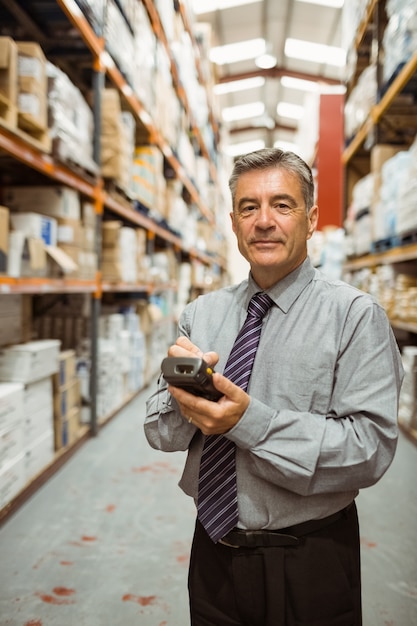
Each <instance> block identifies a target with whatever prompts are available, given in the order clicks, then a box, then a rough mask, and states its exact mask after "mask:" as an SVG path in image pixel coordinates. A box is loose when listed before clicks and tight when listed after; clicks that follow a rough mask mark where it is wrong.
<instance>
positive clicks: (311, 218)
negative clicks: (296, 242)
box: [307, 204, 319, 239]
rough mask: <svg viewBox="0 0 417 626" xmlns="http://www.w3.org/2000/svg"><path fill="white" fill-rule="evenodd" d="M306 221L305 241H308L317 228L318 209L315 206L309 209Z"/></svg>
mask: <svg viewBox="0 0 417 626" xmlns="http://www.w3.org/2000/svg"><path fill="white" fill-rule="evenodd" d="M307 220H308V231H307V239H310V238H311V236H312V234H313V233H314V231H315V230H316V228H317V223H318V221H319V207H318V206H317V204H315V205H314V206H312V207H311V209H310V211H309V212H308V216H307Z"/></svg>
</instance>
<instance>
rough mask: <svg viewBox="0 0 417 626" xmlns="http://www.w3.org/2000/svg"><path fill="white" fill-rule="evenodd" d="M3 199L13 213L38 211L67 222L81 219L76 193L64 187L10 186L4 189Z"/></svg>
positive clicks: (78, 199) (74, 190)
mask: <svg viewBox="0 0 417 626" xmlns="http://www.w3.org/2000/svg"><path fill="white" fill-rule="evenodd" d="M3 197H4V202H5V203H6V204H7V206H8V207H9V208H10V209H11V210H13V211H19V212H30V211H38V212H39V213H42V214H43V215H48V216H49V217H54V218H63V219H68V220H80V218H81V205H80V197H79V193H78V191H77V190H76V189H71V188H70V187H65V186H64V185H37V186H34V185H30V186H27V187H26V186H25V187H23V186H19V187H14V186H10V187H6V188H5V189H4V191H3Z"/></svg>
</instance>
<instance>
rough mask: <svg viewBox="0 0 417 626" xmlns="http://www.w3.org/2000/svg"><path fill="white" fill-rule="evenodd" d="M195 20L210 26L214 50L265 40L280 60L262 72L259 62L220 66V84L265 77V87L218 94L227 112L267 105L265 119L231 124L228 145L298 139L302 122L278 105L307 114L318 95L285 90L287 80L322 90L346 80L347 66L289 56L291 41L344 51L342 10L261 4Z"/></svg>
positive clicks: (285, 2)
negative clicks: (279, 110)
mask: <svg viewBox="0 0 417 626" xmlns="http://www.w3.org/2000/svg"><path fill="white" fill-rule="evenodd" d="M199 4H200V6H201V4H202V2H201V0H194V4H193V6H194V7H198V5H199ZM205 4H206V3H205ZM213 4H216V3H215V2H212V3H211V5H213ZM195 20H196V21H198V22H203V23H206V24H209V25H210V29H209V30H210V31H211V38H212V44H213V45H214V46H218V45H224V44H230V43H235V42H238V41H242V40H251V39H254V38H264V39H265V41H266V42H267V44H268V46H270V48H271V52H272V53H273V55H274V56H275V57H276V65H275V66H274V67H273V68H271V69H263V70H262V69H259V68H258V67H257V66H256V65H255V60H254V59H249V60H246V61H239V62H235V63H232V64H226V65H215V66H214V68H215V73H216V78H217V81H218V82H228V81H230V80H236V79H240V78H246V77H253V76H263V77H264V78H265V83H264V85H263V86H260V87H257V88H251V89H248V90H245V91H239V92H236V93H229V94H225V95H220V96H218V104H219V107H220V109H221V110H222V109H224V108H225V107H232V106H235V105H240V104H246V103H251V102H255V101H261V102H263V103H264V105H265V112H264V114H263V115H261V116H259V117H252V118H249V119H242V120H240V121H233V122H230V123H229V124H228V125H227V127H228V128H229V138H228V142H229V143H231V144H238V143H240V142H247V141H253V140H259V139H261V140H263V141H264V142H265V145H266V146H267V147H269V146H272V145H273V144H274V143H275V142H277V141H281V142H294V141H295V140H296V138H297V130H298V126H299V122H298V121H297V120H295V119H291V118H289V117H286V116H284V115H278V114H277V104H278V103H280V102H285V103H291V104H297V105H301V106H303V107H304V110H306V108H305V107H306V106H308V103H309V101H310V100H311V98H312V96H311V93H310V95H308V92H306V91H301V90H299V89H294V88H288V87H284V86H283V85H282V84H281V77H282V76H290V77H296V78H302V79H309V80H313V81H317V82H319V83H320V84H321V87H322V88H324V84H329V85H335V84H338V85H339V86H340V81H343V78H344V76H343V68H340V67H335V66H334V65H331V64H330V63H328V62H326V63H324V64H319V63H315V62H312V61H302V60H296V59H293V58H289V57H288V56H286V55H285V53H284V46H285V41H286V39H287V38H288V37H290V38H294V39H298V40H306V41H311V42H315V43H320V44H326V45H330V46H337V47H340V46H341V43H342V42H341V33H342V28H341V26H342V9H341V8H331V7H328V6H321V5H319V4H312V3H311V2H306V1H301V0H261V1H257V2H251V3H249V4H245V5H244V6H236V7H232V8H228V9H224V10H215V11H211V12H209V13H203V14H197V12H196V13H195ZM328 59H329V61H331V55H328ZM307 115H308V113H307ZM304 123H305V122H304ZM307 123H308V121H307Z"/></svg>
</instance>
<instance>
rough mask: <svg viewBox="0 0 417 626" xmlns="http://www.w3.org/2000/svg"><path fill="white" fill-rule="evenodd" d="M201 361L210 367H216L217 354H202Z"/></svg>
mask: <svg viewBox="0 0 417 626" xmlns="http://www.w3.org/2000/svg"><path fill="white" fill-rule="evenodd" d="M203 359H204V360H205V362H206V363H208V364H209V365H210V366H211V367H214V366H215V365H217V362H218V360H219V355H218V354H217V352H205V353H204V354H203Z"/></svg>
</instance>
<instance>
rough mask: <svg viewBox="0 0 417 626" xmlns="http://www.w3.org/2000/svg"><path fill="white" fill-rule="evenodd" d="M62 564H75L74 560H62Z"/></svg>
mask: <svg viewBox="0 0 417 626" xmlns="http://www.w3.org/2000/svg"><path fill="white" fill-rule="evenodd" d="M59 563H60V565H74V561H60V562H59Z"/></svg>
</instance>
